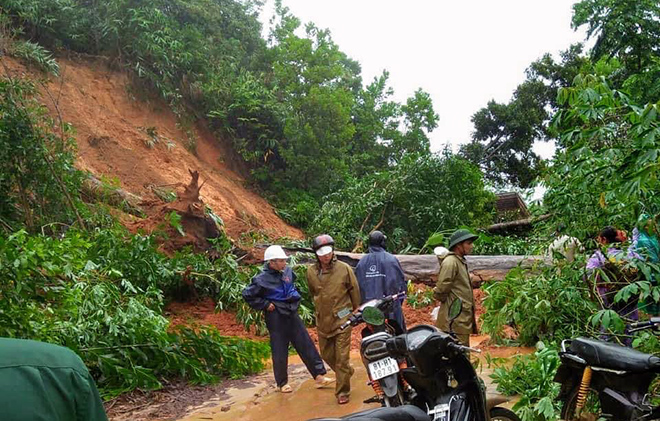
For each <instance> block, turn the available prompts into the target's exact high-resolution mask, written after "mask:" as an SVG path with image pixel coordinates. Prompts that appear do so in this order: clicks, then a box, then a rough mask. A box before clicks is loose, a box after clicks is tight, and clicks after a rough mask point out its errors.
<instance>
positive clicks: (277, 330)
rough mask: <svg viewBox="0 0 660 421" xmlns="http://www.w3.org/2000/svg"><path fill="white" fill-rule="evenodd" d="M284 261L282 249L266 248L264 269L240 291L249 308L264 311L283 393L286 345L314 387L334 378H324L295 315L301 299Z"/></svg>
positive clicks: (286, 388) (318, 359) (286, 389)
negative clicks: (305, 370) (306, 372)
mask: <svg viewBox="0 0 660 421" xmlns="http://www.w3.org/2000/svg"><path fill="white" fill-rule="evenodd" d="M287 259H288V257H287V255H286V253H285V252H284V250H283V249H282V247H280V246H277V245H273V246H270V247H268V248H267V249H266V252H265V253H264V260H265V261H266V263H265V265H264V268H263V269H262V271H261V273H259V274H258V275H257V276H255V277H254V278H252V283H250V285H248V286H247V287H245V289H244V290H243V299H244V300H245V301H246V302H247V303H248V305H249V306H250V307H252V308H253V309H255V310H261V311H263V312H264V318H265V319H266V327H267V328H268V333H269V334H270V347H271V351H272V357H273V374H274V375H275V381H276V382H277V388H278V390H279V391H280V392H282V393H291V392H292V391H293V389H292V388H291V386H290V385H289V384H288V383H289V377H288V373H287V367H288V358H289V344H292V345H293V347H294V348H295V349H296V352H297V353H298V355H300V358H301V359H302V360H303V362H304V363H305V366H306V367H307V370H308V371H309V373H310V374H311V375H312V377H314V379H315V380H316V387H317V388H322V387H325V386H327V385H329V384H330V383H332V382H334V379H330V378H328V377H325V374H326V370H325V365H324V364H323V360H322V359H321V356H320V355H319V352H318V350H317V349H316V347H315V346H314V342H312V339H311V338H310V337H309V333H307V330H306V329H305V325H303V322H302V320H300V316H298V307H299V305H300V299H301V297H300V293H299V292H298V289H297V288H296V285H295V281H296V274H295V273H293V270H291V268H290V267H289V266H287V264H286V263H287Z"/></svg>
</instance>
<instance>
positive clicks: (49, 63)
mask: <svg viewBox="0 0 660 421" xmlns="http://www.w3.org/2000/svg"><path fill="white" fill-rule="evenodd" d="M11 52H12V55H14V56H15V57H19V58H22V59H24V60H26V61H27V62H28V63H30V64H34V65H35V66H37V67H38V68H39V69H41V70H43V71H44V72H47V73H52V74H54V75H56V76H57V75H58V74H59V73H60V65H59V64H57V61H56V60H55V59H54V58H53V55H52V54H51V53H50V52H48V50H46V49H45V48H44V47H42V46H41V45H39V44H35V43H33V42H30V41H16V42H14V43H13V45H12V51H11Z"/></svg>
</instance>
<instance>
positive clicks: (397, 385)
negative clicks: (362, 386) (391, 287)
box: [341, 292, 413, 406]
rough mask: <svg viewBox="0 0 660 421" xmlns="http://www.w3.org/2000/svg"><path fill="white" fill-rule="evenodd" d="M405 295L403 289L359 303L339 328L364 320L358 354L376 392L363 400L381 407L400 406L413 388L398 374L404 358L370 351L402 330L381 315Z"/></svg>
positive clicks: (383, 344) (381, 345) (403, 365)
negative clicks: (378, 403) (395, 357)
mask: <svg viewBox="0 0 660 421" xmlns="http://www.w3.org/2000/svg"><path fill="white" fill-rule="evenodd" d="M405 296H406V294H405V293H404V292H400V293H398V294H393V295H389V296H386V297H383V298H380V299H374V300H369V301H367V302H365V303H364V304H362V305H361V306H360V307H359V308H358V309H357V311H356V312H355V313H353V314H352V315H351V316H350V317H349V319H348V321H346V322H345V323H344V324H343V325H342V326H341V329H342V330H343V329H346V328H347V327H348V326H357V325H359V324H361V323H365V324H366V327H365V328H364V329H362V342H361V343H360V356H361V357H362V363H363V364H364V366H365V367H366V368H367V373H368V375H369V385H370V386H371V387H372V388H373V389H374V392H375V393H376V395H375V396H374V397H373V398H371V399H368V400H367V401H365V402H367V403H368V402H380V404H381V405H382V406H400V405H403V403H404V402H405V401H406V400H408V399H410V396H409V395H410V394H411V393H413V390H412V389H411V388H410V386H408V385H407V384H406V383H405V382H404V381H403V377H401V375H400V374H399V371H400V369H401V368H405V367H406V366H407V365H406V361H405V359H404V358H400V359H398V360H397V359H394V358H391V357H390V356H388V355H381V354H382V353H380V352H376V353H375V354H374V352H373V350H374V349H376V350H379V349H382V348H384V347H385V342H386V341H387V340H388V339H390V338H392V337H394V336H395V335H398V334H401V333H403V330H402V329H401V327H400V326H399V325H398V323H397V322H396V321H394V320H388V319H386V318H385V316H384V313H390V312H391V311H392V307H393V305H394V303H395V302H396V301H398V300H401V299H403V298H404V297H405Z"/></svg>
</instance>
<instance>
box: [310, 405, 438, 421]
mask: <svg viewBox="0 0 660 421" xmlns="http://www.w3.org/2000/svg"><path fill="white" fill-rule="evenodd" d="M430 419H431V418H430V417H429V416H428V414H427V413H426V412H424V411H422V410H421V409H419V408H418V407H416V406H413V405H403V406H395V407H390V408H376V409H367V410H366V411H361V412H356V413H354V414H349V415H346V416H343V417H341V418H314V419H313V420H309V421H345V420H350V421H429V420H430Z"/></svg>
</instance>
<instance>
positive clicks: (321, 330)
mask: <svg viewBox="0 0 660 421" xmlns="http://www.w3.org/2000/svg"><path fill="white" fill-rule="evenodd" d="M334 244H335V242H334V240H333V239H332V237H330V236H329V235H319V236H318V237H316V238H315V239H314V243H313V245H312V249H313V250H314V252H315V253H316V263H315V264H312V265H309V266H308V267H307V284H308V285H309V292H310V294H311V296H312V298H313V300H314V307H315V308H316V330H317V332H318V335H319V349H320V351H321V357H323V359H324V360H325V362H327V363H328V365H329V366H330V368H332V370H333V371H334V372H335V373H336V375H337V383H336V386H335V395H336V396H337V402H338V403H339V404H345V403H348V396H349V394H350V392H351V376H352V375H353V371H354V370H353V367H351V365H350V362H349V359H350V352H351V329H350V328H348V329H346V330H343V331H342V330H340V329H339V326H341V324H342V323H344V322H345V321H346V320H348V316H349V315H350V314H351V313H352V312H353V311H355V310H357V308H358V307H359V306H360V289H359V287H358V282H357V279H356V278H355V274H354V273H353V269H352V268H351V267H350V266H349V265H347V264H346V263H343V262H339V261H337V258H336V257H335V254H334Z"/></svg>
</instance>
